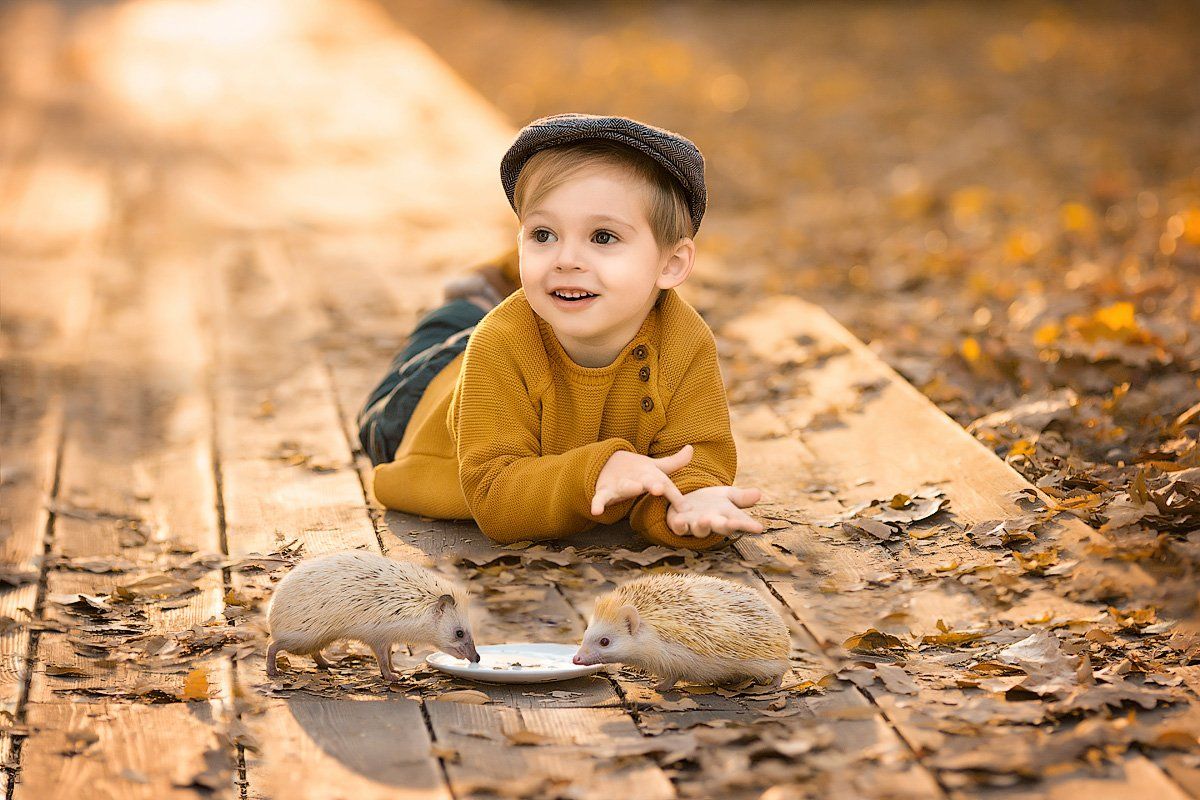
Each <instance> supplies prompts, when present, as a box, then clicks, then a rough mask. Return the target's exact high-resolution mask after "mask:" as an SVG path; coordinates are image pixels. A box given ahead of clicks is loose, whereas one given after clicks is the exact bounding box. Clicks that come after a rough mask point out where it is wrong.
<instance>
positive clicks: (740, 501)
mask: <svg viewBox="0 0 1200 800" xmlns="http://www.w3.org/2000/svg"><path fill="white" fill-rule="evenodd" d="M729 499H730V500H732V501H733V504H734V505H735V506H737V507H738V508H747V507H749V506H752V505H754V504H755V503H757V502H758V501H759V500H761V499H762V492H760V491H759V490H758V489H735V490H734V491H732V492H730V493H729Z"/></svg>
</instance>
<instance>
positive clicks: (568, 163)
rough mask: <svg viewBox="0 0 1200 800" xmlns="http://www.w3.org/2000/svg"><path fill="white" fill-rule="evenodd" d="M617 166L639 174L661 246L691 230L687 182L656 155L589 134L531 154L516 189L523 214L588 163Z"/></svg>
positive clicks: (520, 214) (668, 245)
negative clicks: (682, 180) (683, 182)
mask: <svg viewBox="0 0 1200 800" xmlns="http://www.w3.org/2000/svg"><path fill="white" fill-rule="evenodd" d="M598 166H606V167H616V168H617V169H619V170H621V171H622V172H624V173H625V174H626V175H628V176H630V177H632V178H634V179H636V180H637V181H638V182H639V183H640V184H641V185H642V187H643V195H644V197H645V198H646V218H647V220H649V222H650V230H651V231H652V232H653V233H654V240H655V242H657V243H658V249H659V251H660V252H666V251H667V249H668V248H671V247H674V246H675V245H676V244H678V243H679V240H680V239H683V238H685V237H688V236H691V235H692V233H693V230H692V216H691V211H690V209H689V207H688V201H687V197H686V196H685V195H684V193H683V187H682V186H680V185H679V182H678V181H677V180H675V178H673V177H672V176H671V174H670V173H669V172H667V170H666V168H665V167H663V166H662V165H661V164H659V163H658V162H657V161H655V160H654V159H652V158H650V157H649V156H647V155H644V154H643V153H640V152H638V151H637V150H635V149H633V148H632V147H629V146H627V145H623V144H621V143H620V142H614V141H610V140H608V139H585V140H582V141H578V142H572V143H571V144H566V145H560V146H558V147H548V148H546V149H545V150H539V151H538V152H536V153H534V154H533V155H532V156H530V158H529V160H528V161H526V162H525V165H524V166H523V167H522V168H521V174H520V175H519V176H518V177H517V185H516V187H515V188H514V190H513V205H514V206H515V207H516V210H517V217H518V218H521V219H523V218H524V217H525V210H526V209H529V208H533V207H534V206H536V205H537V204H538V203H539V202H541V201H542V199H543V198H544V197H545V196H546V195H547V194H549V193H550V192H551V191H553V190H554V189H556V188H557V187H559V186H561V185H562V184H564V183H566V182H567V181H568V180H570V179H571V178H573V177H575V176H576V175H578V174H579V173H580V172H583V171H584V170H586V169H589V168H593V167H598Z"/></svg>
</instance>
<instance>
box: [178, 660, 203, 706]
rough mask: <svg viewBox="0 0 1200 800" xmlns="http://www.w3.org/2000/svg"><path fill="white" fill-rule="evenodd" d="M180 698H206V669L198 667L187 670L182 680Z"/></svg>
mask: <svg viewBox="0 0 1200 800" xmlns="http://www.w3.org/2000/svg"><path fill="white" fill-rule="evenodd" d="M180 698H181V699H183V700H207V699H208V670H206V669H204V668H203V667H200V668H199V669H194V670H192V671H191V672H189V673H188V674H187V678H186V679H184V681H183V693H182V694H181V695H180Z"/></svg>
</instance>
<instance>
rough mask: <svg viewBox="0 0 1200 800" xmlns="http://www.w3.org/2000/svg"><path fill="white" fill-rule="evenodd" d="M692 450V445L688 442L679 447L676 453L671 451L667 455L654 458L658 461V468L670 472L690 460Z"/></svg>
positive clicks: (693, 450) (685, 464) (683, 465)
mask: <svg viewBox="0 0 1200 800" xmlns="http://www.w3.org/2000/svg"><path fill="white" fill-rule="evenodd" d="M694 452H695V448H694V447H692V446H691V445H690V444H685V445H684V446H683V447H681V448H680V449H679V452H678V453H672V454H671V455H669V456H662V457H661V458H656V459H654V460H655V461H657V462H658V467H659V469H661V470H662V471H663V472H665V473H667V474H670V473H672V472H674V471H675V470H677V469H682V468H683V467H686V466H687V464H688V462H689V461H691V460H692V453H694Z"/></svg>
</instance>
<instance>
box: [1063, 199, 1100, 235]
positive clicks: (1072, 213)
mask: <svg viewBox="0 0 1200 800" xmlns="http://www.w3.org/2000/svg"><path fill="white" fill-rule="evenodd" d="M1060 216H1061V218H1062V226H1063V228H1065V229H1066V230H1069V231H1089V230H1091V229H1092V228H1094V227H1095V226H1096V215H1095V214H1093V213H1092V210H1091V209H1090V208H1088V207H1087V206H1085V205H1083V204H1082V203H1067V204H1066V205H1064V206H1063V207H1062V210H1061V212H1060Z"/></svg>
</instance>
